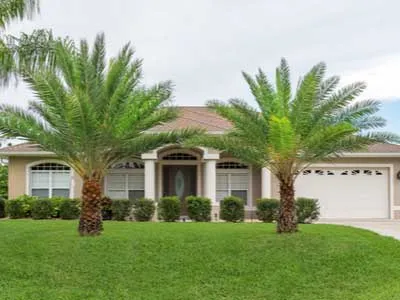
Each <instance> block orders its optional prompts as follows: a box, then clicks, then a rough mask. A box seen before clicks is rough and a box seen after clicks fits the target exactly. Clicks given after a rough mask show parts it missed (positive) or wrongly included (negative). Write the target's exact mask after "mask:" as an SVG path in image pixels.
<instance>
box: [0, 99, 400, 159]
mask: <svg viewBox="0 0 400 300" xmlns="http://www.w3.org/2000/svg"><path fill="white" fill-rule="evenodd" d="M179 110H180V114H179V117H178V118H177V119H176V120H174V121H172V122H170V123H166V124H163V125H159V126H156V127H154V128H152V129H150V130H149V131H150V132H164V131H169V130H173V129H184V128H188V127H194V128H201V129H205V130H207V131H209V132H215V133H217V132H218V133H219V132H224V131H227V130H229V129H230V128H232V124H231V123H230V122H229V121H227V120H226V119H224V118H222V117H220V116H219V115H217V114H216V113H215V112H213V111H212V110H210V109H209V108H207V107H205V106H182V107H179ZM37 152H43V153H47V154H49V153H50V152H45V151H43V150H41V148H40V147H39V146H38V145H33V144H29V143H23V144H19V145H14V146H10V147H5V148H0V154H2V155H4V156H7V155H8V154H18V153H20V154H21V155H23V154H24V153H25V154H27V153H37ZM359 153H371V154H373V153H388V154H390V153H393V154H394V153H397V154H399V155H400V145H393V144H376V145H371V146H369V147H368V149H367V150H365V151H360V152H359Z"/></svg>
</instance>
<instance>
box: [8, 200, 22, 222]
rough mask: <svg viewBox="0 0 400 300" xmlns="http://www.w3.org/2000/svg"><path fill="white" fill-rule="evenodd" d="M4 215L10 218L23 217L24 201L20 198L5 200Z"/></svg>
mask: <svg viewBox="0 0 400 300" xmlns="http://www.w3.org/2000/svg"><path fill="white" fill-rule="evenodd" d="M6 215H7V216H8V217H9V218H10V219H22V218H25V210H24V201H23V200H21V199H14V200H7V201H6Z"/></svg>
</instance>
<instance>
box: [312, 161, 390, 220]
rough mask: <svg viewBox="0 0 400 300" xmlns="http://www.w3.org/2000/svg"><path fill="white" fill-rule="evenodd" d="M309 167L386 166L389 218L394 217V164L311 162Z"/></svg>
mask: <svg viewBox="0 0 400 300" xmlns="http://www.w3.org/2000/svg"><path fill="white" fill-rule="evenodd" d="M309 167H310V168H335V167H336V168H347V167H350V168H351V167H358V168H363V167H367V168H388V169H389V182H388V184H389V199H388V200H389V219H393V218H394V210H395V207H396V206H395V205H394V185H395V184H396V182H395V176H394V165H393V164H369V163H365V164H364V163H346V164H343V163H342V164H341V163H331V164H327V163H320V164H313V165H310V166H309Z"/></svg>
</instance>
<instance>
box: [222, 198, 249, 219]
mask: <svg viewBox="0 0 400 300" xmlns="http://www.w3.org/2000/svg"><path fill="white" fill-rule="evenodd" d="M219 209H220V211H219V215H220V218H221V219H222V220H225V221H228V222H241V221H243V220H244V201H243V200H242V199H240V198H238V197H234V196H230V197H225V198H224V200H222V201H221V202H220V208H219Z"/></svg>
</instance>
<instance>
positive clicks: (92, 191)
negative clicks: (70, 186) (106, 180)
mask: <svg viewBox="0 0 400 300" xmlns="http://www.w3.org/2000/svg"><path fill="white" fill-rule="evenodd" d="M102 229H103V227H102V217H101V185H100V182H99V180H96V179H84V181H83V187H82V210H81V217H80V219H79V228H78V230H79V234H80V235H85V236H86V235H99V234H100V233H101V231H102Z"/></svg>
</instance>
